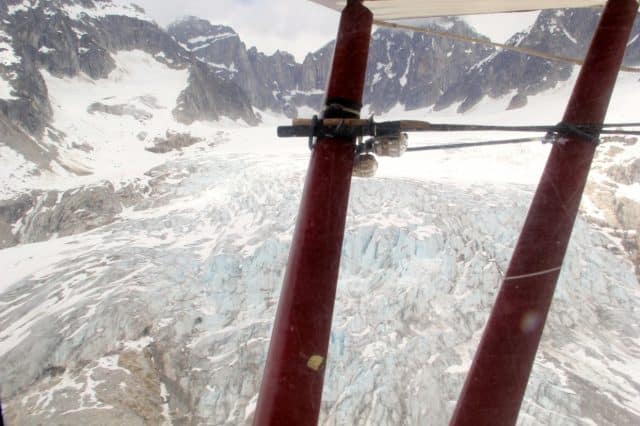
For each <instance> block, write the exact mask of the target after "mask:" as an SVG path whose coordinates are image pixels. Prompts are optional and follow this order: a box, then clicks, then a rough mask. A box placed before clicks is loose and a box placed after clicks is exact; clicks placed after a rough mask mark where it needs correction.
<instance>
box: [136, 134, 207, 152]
mask: <svg viewBox="0 0 640 426" xmlns="http://www.w3.org/2000/svg"><path fill="white" fill-rule="evenodd" d="M203 140H204V139H202V138H196V137H193V136H191V135H190V134H189V133H176V132H169V131H167V133H166V137H164V138H155V139H154V140H153V147H151V148H146V149H147V151H150V152H155V153H157V154H163V153H165V152H169V151H174V150H180V149H182V148H185V147H188V146H191V145H193V144H195V143H198V142H202V141H203Z"/></svg>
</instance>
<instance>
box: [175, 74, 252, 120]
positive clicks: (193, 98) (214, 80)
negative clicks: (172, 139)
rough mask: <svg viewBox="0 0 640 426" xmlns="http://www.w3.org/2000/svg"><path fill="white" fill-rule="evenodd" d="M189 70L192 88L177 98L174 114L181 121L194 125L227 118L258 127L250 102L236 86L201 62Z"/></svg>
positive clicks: (189, 87)
mask: <svg viewBox="0 0 640 426" xmlns="http://www.w3.org/2000/svg"><path fill="white" fill-rule="evenodd" d="M190 70H191V72H190V75H189V85H188V86H187V88H186V89H185V90H184V91H183V92H182V93H181V94H180V96H179V97H178V104H177V106H176V108H175V109H174V111H173V114H174V116H175V117H176V119H177V120H178V121H180V122H182V123H186V124H191V123H192V122H194V121H196V120H214V119H217V118H220V117H222V116H226V117H230V118H232V119H243V120H244V121H246V122H247V123H248V124H257V123H258V119H257V118H256V116H255V115H254V113H253V109H252V108H251V102H250V100H249V98H248V97H247V96H246V94H245V92H244V91H243V90H242V89H241V88H240V87H239V86H238V85H237V84H235V83H234V82H231V81H226V80H223V79H221V78H220V77H218V76H217V75H216V72H215V70H213V69H212V68H211V67H210V66H208V65H206V64H203V63H200V62H194V63H193V64H192V65H191V69H190ZM205 88H206V89H205Z"/></svg>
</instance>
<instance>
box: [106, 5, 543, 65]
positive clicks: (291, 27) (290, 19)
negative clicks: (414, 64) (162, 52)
mask: <svg viewBox="0 0 640 426" xmlns="http://www.w3.org/2000/svg"><path fill="white" fill-rule="evenodd" d="M114 1H115V2H118V3H135V4H137V5H139V6H142V7H143V8H144V9H145V10H146V11H147V13H148V14H149V15H150V16H151V17H153V18H154V19H155V20H156V22H158V23H159V24H160V25H162V26H166V25H167V24H169V23H171V22H172V21H174V20H176V19H179V18H180V17H182V16H185V15H194V16H198V17H201V18H205V19H208V20H210V21H211V22H212V23H215V24H226V25H229V26H231V27H233V28H234V29H235V30H236V31H237V32H238V34H240V37H241V39H242V40H243V41H244V42H245V44H247V47H250V46H256V47H258V49H259V50H261V51H263V52H265V53H267V54H271V53H273V52H275V51H276V50H277V49H280V50H286V51H288V52H290V53H293V54H294V55H295V56H296V58H297V59H298V60H300V61H301V60H302V59H303V58H304V55H305V54H306V53H307V52H310V51H312V50H316V49H318V48H320V47H322V46H323V45H324V44H325V43H327V42H328V41H330V40H332V39H333V38H335V36H336V30H337V27H338V19H339V14H338V13H337V12H334V11H332V10H330V9H327V8H324V7H322V6H318V5H316V4H315V3H312V2H310V1H307V0H114ZM536 16H537V12H534V13H519V14H509V16H506V15H492V16H476V17H467V18H466V19H467V21H468V22H469V23H470V24H471V25H472V26H474V27H476V29H477V30H478V31H479V32H481V33H483V34H485V35H487V36H489V37H490V38H491V39H492V40H494V41H498V42H501V41H505V40H506V39H507V38H508V37H509V36H511V35H512V34H514V33H515V32H517V31H520V30H522V29H524V28H526V27H528V26H529V25H531V24H532V23H533V20H535V17H536Z"/></svg>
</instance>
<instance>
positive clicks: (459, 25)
mask: <svg viewBox="0 0 640 426" xmlns="http://www.w3.org/2000/svg"><path fill="white" fill-rule="evenodd" d="M425 22H426V23H425V24H424V25H422V26H423V27H425V28H427V29H430V30H435V31H440V32H442V31H448V32H451V33H454V34H459V35H463V36H469V37H476V38H483V37H482V36H480V35H479V34H477V33H476V32H475V31H473V29H471V27H469V26H468V25H467V24H466V23H464V22H463V21H462V20H460V19H456V18H448V19H445V18H442V19H438V20H427V21H425ZM492 52H493V49H492V48H487V47H485V46H481V45H477V44H469V43H462V42H459V41H454V40H449V39H444V38H440V37H432V36H429V35H426V34H422V33H407V32H401V31H395V30H394V31H390V30H379V31H376V33H375V34H374V35H373V39H372V43H371V51H370V54H369V66H368V70H367V87H368V89H367V91H366V95H365V103H369V104H371V110H372V111H373V112H376V113H382V112H385V111H388V110H389V109H390V108H391V107H393V106H394V105H396V104H401V105H404V106H405V107H406V108H407V109H417V108H424V107H428V106H431V105H433V104H435V103H436V102H437V101H438V100H439V99H440V97H441V96H442V94H443V93H445V92H446V91H447V90H449V88H451V87H452V86H453V85H455V84H457V83H458V81H460V80H461V79H462V77H463V76H464V74H465V72H467V71H468V70H469V69H470V68H471V67H472V66H473V65H475V64H477V63H478V62H480V61H482V60H483V59H484V58H486V57H487V56H489V55H490V54H491V53H492Z"/></svg>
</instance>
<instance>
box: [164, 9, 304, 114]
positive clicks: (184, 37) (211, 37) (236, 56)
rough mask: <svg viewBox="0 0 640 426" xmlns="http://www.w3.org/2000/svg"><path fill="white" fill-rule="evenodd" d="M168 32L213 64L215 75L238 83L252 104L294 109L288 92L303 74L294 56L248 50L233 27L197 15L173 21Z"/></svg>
mask: <svg viewBox="0 0 640 426" xmlns="http://www.w3.org/2000/svg"><path fill="white" fill-rule="evenodd" d="M168 32H169V34H170V35H171V36H172V37H173V38H174V39H175V40H176V41H177V42H178V43H180V45H181V46H183V47H184V48H186V49H188V50H189V51H190V52H191V53H192V54H193V55H194V56H195V57H196V58H198V59H200V60H201V61H203V62H204V63H206V64H208V65H209V66H210V67H212V71H213V75H216V76H218V77H221V78H222V79H224V80H226V81H229V82H233V83H235V84H237V85H238V86H239V87H240V88H241V89H242V91H244V92H245V94H246V95H245V96H246V97H248V99H249V101H250V102H251V105H253V106H255V107H257V108H259V109H267V108H269V109H272V110H275V111H285V110H287V109H292V108H291V106H290V104H289V102H288V101H289V99H287V96H286V94H287V93H288V92H290V91H291V90H294V89H295V88H296V84H297V81H298V79H299V73H300V65H299V64H297V63H296V62H295V59H294V58H293V56H292V55H290V54H288V53H286V52H276V53H275V54H273V55H271V56H268V55H265V54H263V53H260V52H258V51H257V49H255V48H251V49H249V50H247V48H246V46H245V44H244V43H243V42H242V41H241V40H240V37H239V36H238V34H237V33H236V32H235V31H234V30H233V29H231V28H229V27H227V26H224V25H212V24H211V23H209V22H208V21H206V20H203V19H199V18H195V17H189V18H186V19H183V20H181V21H179V22H176V23H174V24H172V25H171V26H169V28H168ZM292 110H295V109H292Z"/></svg>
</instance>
